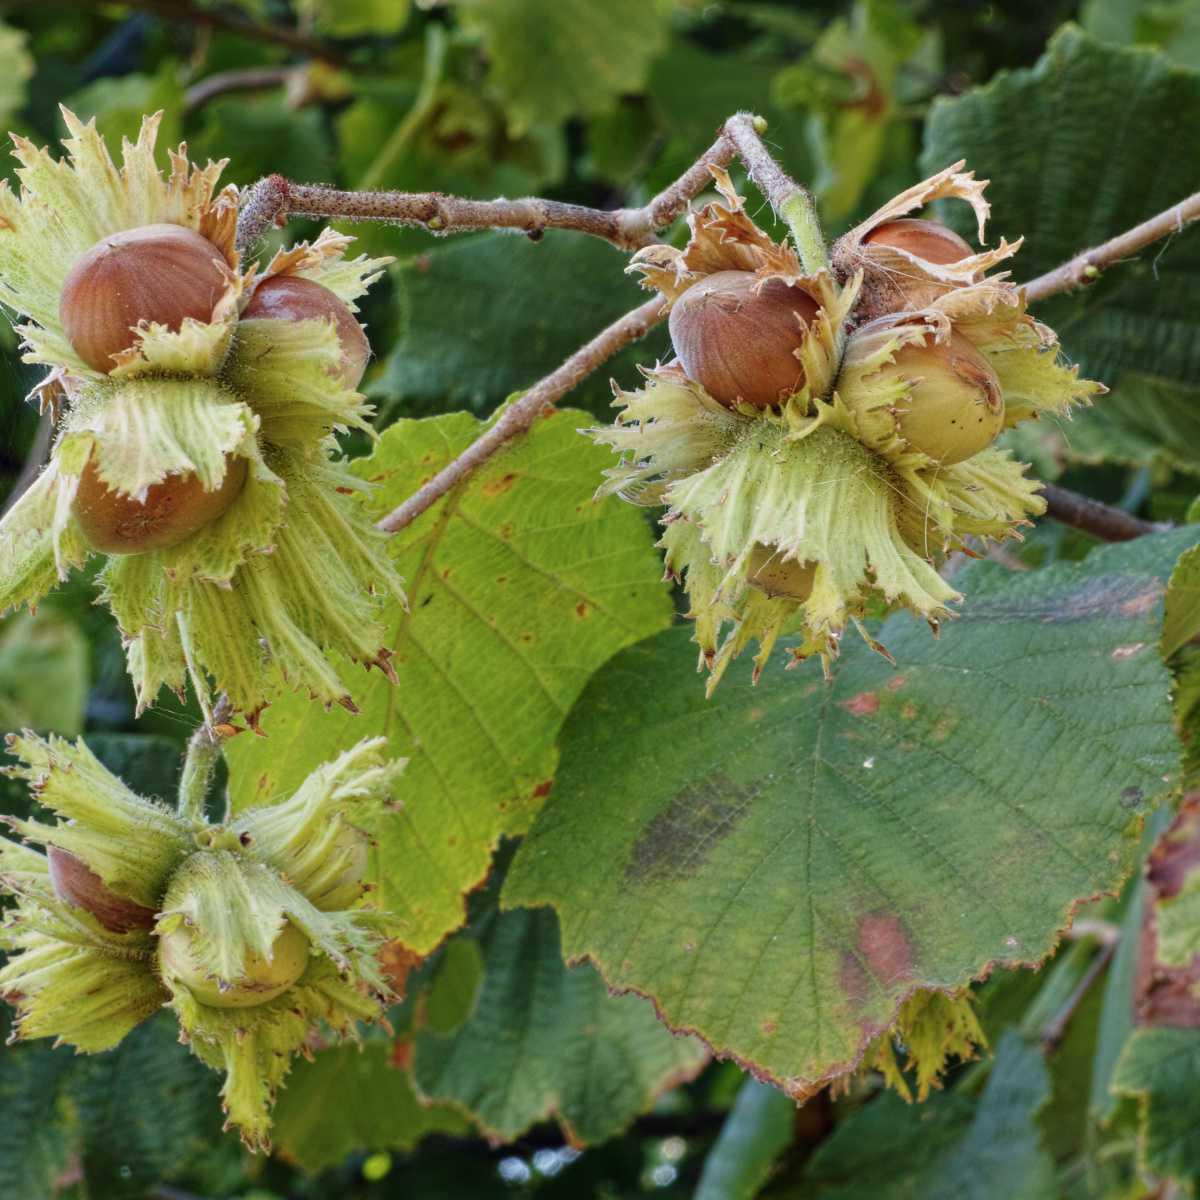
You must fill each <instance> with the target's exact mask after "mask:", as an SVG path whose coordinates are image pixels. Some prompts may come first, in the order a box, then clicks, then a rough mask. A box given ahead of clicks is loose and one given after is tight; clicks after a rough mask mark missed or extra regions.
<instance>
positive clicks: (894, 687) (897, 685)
mask: <svg viewBox="0 0 1200 1200" xmlns="http://www.w3.org/2000/svg"><path fill="white" fill-rule="evenodd" d="M907 682H908V676H907V675H893V676H892V677H891V679H889V680H888V681H887V690H888V691H889V692H898V691H899V690H900V689H901V688H902V687H903V686H904V685H905V684H906V683H907Z"/></svg>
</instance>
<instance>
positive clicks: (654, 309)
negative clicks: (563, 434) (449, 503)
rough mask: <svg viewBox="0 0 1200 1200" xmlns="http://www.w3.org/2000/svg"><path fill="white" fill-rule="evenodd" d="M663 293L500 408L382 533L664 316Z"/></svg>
mask: <svg viewBox="0 0 1200 1200" xmlns="http://www.w3.org/2000/svg"><path fill="white" fill-rule="evenodd" d="M664 315H665V313H664V312H663V302H662V299H661V298H660V297H658V296H656V297H655V298H654V299H653V300H647V301H646V303H645V304H643V305H641V306H640V307H638V308H635V309H634V310H633V311H632V312H628V313H626V314H625V315H624V316H623V317H621V318H620V320H618V321H614V322H613V323H612V324H611V325H610V326H608V328H607V329H605V330H602V331H601V332H600V333H598V334H597V335H596V336H595V337H594V338H592V340H591V341H590V342H588V343H586V345H583V346H581V347H580V348H579V349H578V350H576V351H575V353H574V354H572V355H571V357H570V358H568V359H567V360H566V361H565V362H564V363H563V364H562V366H560V367H558V368H557V369H556V370H554V371H552V372H551V373H550V374H549V375H547V376H546V377H545V379H543V380H541V381H540V382H538V383H536V384H534V386H533V387H531V388H530V389H529V391H527V392H526V393H525V394H524V395H523V396H522V397H521V398H520V399H519V400H515V401H514V402H513V403H512V404H510V405H509V406H508V407H507V408H506V409H505V410H504V411H503V412H502V413H501V414H500V417H499V419H498V420H497V421H496V423H495V424H494V425H493V426H492V427H491V428H490V429H489V430H488V431H487V432H486V433H484V434H483V435H482V436H481V437H479V438H477V439H476V440H475V441H474V442H472V443H471V445H470V446H468V447H467V449H466V450H464V451H463V452H462V454H460V455H459V456H458V457H457V458H456V459H455V460H454V461H453V462H451V463H449V464H448V465H447V466H445V467H443V468H442V470H440V471H439V472H438V473H437V474H436V475H435V476H434V477H433V478H432V479H431V480H429V482H428V483H426V484H424V485H423V486H422V487H421V488H420V489H419V490H418V491H417V492H414V493H413V495H411V496H410V497H409V498H408V499H407V500H405V501H404V503H403V504H401V505H400V506H399V507H398V508H396V509H393V510H392V511H391V512H390V513H388V515H387V516H386V517H384V518H383V519H382V520H381V521H379V522H377V527H378V528H379V529H382V530H384V532H386V533H396V532H398V531H399V530H401V529H404V528H405V527H406V526H408V525H411V524H412V522H413V521H415V520H416V519H417V517H419V516H420V515H421V514H422V513H423V512H424V511H425V510H426V509H427V508H429V507H430V506H431V505H433V504H435V503H436V502H437V501H438V500H440V499H441V498H442V497H443V496H444V495H445V494H446V493H447V492H449V491H450V490H451V489H452V488H454V487H456V486H457V485H458V484H459V483H461V482H462V481H463V480H464V479H465V478H466V477H467V476H468V475H470V474H471V472H473V471H475V470H476V469H477V468H478V467H481V466H482V465H483V464H484V463H485V462H486V461H487V460H488V459H489V458H491V456H492V455H493V454H495V453H496V451H497V450H499V449H500V448H501V447H502V446H504V445H505V444H506V443H508V442H510V441H512V439H513V438H515V437H518V436H519V435H521V434H523V433H526V432H527V431H528V430H529V428H530V426H532V425H533V423H534V421H536V420H537V418H538V417H539V416H540V415H541V413H542V412H543V410H545V409H546V408H547V407H548V406H549V405H551V404H554V403H555V402H556V401H557V400H560V399H561V398H562V397H563V396H565V395H566V394H567V392H569V391H570V390H571V389H572V388H573V387H575V385H576V384H578V383H579V382H580V381H581V380H583V379H585V378H586V377H587V376H588V375H590V374H591V373H592V372H593V371H595V370H596V369H597V368H598V367H599V366H600V365H601V364H602V363H604V362H607V361H608V359H610V358H612V356H613V355H614V354H616V353H617V351H618V350H622V349H623V348H624V347H626V346H628V345H629V343H630V342H635V341H637V340H638V338H641V337H645V335H646V334H647V333H648V332H649V331H650V330H651V329H653V328H654V326H655V325H657V324H658V323H659V322H660V321H661V320H662V319H663V317H664Z"/></svg>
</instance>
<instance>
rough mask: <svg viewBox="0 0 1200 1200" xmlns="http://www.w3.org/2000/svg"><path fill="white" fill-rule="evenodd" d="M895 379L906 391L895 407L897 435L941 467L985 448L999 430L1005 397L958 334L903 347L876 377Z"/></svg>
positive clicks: (980, 358) (976, 353)
mask: <svg viewBox="0 0 1200 1200" xmlns="http://www.w3.org/2000/svg"><path fill="white" fill-rule="evenodd" d="M895 376H899V377H901V378H903V379H905V380H907V381H908V382H909V383H910V385H911V387H910V390H909V394H908V396H907V398H906V399H905V400H903V401H901V402H900V403H899V404H898V405H897V414H896V415H897V431H898V432H899V434H900V436H901V437H902V438H903V439H904V441H905V442H907V443H908V445H909V446H910V447H911V448H912V449H914V450H919V451H920V452H921V453H922V454H925V455H927V456H928V457H929V458H931V459H933V461H934V462H938V463H941V464H942V465H943V466H950V465H952V464H953V463H960V462H963V461H964V460H965V459H968V458H970V457H971V456H972V455H974V454H978V453H979V451H980V450H983V449H985V448H986V447H988V446H990V445H991V444H992V442H993V441H995V439H996V437H997V435H998V434H999V433H1000V431H1001V430H1002V429H1003V428H1004V396H1003V393H1002V392H1001V390H1000V380H999V378H998V377H997V375H996V372H995V371H994V370H993V369H992V365H991V363H989V362H988V360H987V359H986V358H984V357H983V355H982V354H980V352H979V351H978V350H976V349H975V347H974V346H973V345H972V344H971V343H970V342H969V341H968V340H967V339H966V338H964V337H963V336H962V335H961V334H957V333H952V334H951V335H950V338H949V340H948V341H945V342H935V341H934V340H933V336H932V335H929V336H927V337H926V339H925V341H924V344H920V343H918V344H916V345H909V346H904V347H902V348H901V349H900V350H898V351H897V352H896V358H895V361H894V362H892V363H890V364H888V365H887V366H884V367H883V368H882V369H881V370H880V372H879V374H878V376H876V378H879V379H886V378H888V377H895Z"/></svg>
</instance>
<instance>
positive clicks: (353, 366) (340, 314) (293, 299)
mask: <svg viewBox="0 0 1200 1200" xmlns="http://www.w3.org/2000/svg"><path fill="white" fill-rule="evenodd" d="M242 317H243V318H244V319H247V320H252V319H257V320H262V319H266V320H276V321H321V320H326V321H327V320H330V319H331V318H332V320H333V322H334V324H335V326H336V328H337V336H338V341H339V342H340V343H341V347H342V361H341V370H340V371H339V378H340V380H341V382H342V383H343V384H344V385H345V386H346V387H348V388H355V387H358V383H359V380H360V379H362V377H363V372H364V371H365V370H366V369H367V360H368V359H369V358H370V357H371V344H370V342H368V341H367V335H366V334H365V333H364V332H363V327H362V326H361V325H360V324H359V323H358V321H356V320H355V318H354V314H353V313H352V312H351V311H350V306H349V305H348V304H346V303H345V302H344V301H343V300H341V299H340V298H339V297H338V296H337V295H335V294H334V293H333V292H331V291H330V290H329V288H327V287H325V285H324V284H320V283H316V282H314V281H313V280H311V279H303V278H301V277H300V276H298V275H272V276H271V278H270V279H264V280H263V282H262V283H260V284H259V285H258V287H257V288H256V289H255V291H254V295H253V296H252V297H251V298H250V303H249V304H247V305H246V307H245V308H244V309H243V310H242Z"/></svg>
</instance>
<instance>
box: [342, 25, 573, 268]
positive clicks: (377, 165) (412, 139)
mask: <svg viewBox="0 0 1200 1200" xmlns="http://www.w3.org/2000/svg"><path fill="white" fill-rule="evenodd" d="M478 76H479V64H478V60H477V55H476V53H475V47H474V46H473V45H471V44H470V43H469V42H468V41H467V40H466V39H464V38H462V37H447V36H446V34H445V32H444V30H443V27H442V26H441V25H437V24H434V25H430V26H427V27H426V30H425V39H424V43H423V44H419V43H416V42H405V43H402V44H401V45H400V46H399V47H397V49H396V51H395V52H394V53H393V55H392V56H391V59H390V61H389V69H388V72H387V74H386V75H384V76H382V77H380V78H366V79H363V80H360V81H357V80H356V84H357V87H356V94H357V99H356V100H355V102H354V103H353V104H352V105H350V106H349V108H347V109H346V111H345V112H343V113H341V114H340V115H339V116H338V118H337V131H338V142H339V147H340V150H341V158H340V161H341V166H342V171H343V174H344V176H345V177H346V178H347V180H348V181H350V182H352V183H353V185H354V186H355V187H356V188H361V189H367V190H371V189H378V188H389V189H395V190H397V191H417V192H428V191H437V192H449V193H452V194H454V195H460V196H476V197H479V198H481V199H491V198H492V197H495V196H523V195H528V194H530V193H534V192H539V191H541V190H543V188H544V187H545V185H546V184H548V183H551V182H553V181H555V180H557V179H559V178H560V177H561V176H562V174H563V173H564V172H565V170H566V153H565V145H564V139H563V131H562V130H561V129H560V128H558V127H555V126H546V125H539V126H536V127H534V128H533V129H530V130H528V131H527V132H525V133H523V134H520V135H517V134H514V133H513V132H512V131H511V130H510V129H509V128H508V122H507V120H506V118H505V114H504V109H503V108H502V107H501V106H500V104H499V103H498V102H497V101H496V99H495V97H493V96H490V95H487V94H485V93H483V92H482V91H481V90H480V88H479V83H478ZM345 231H346V232H347V233H353V234H354V235H355V236H356V237H358V238H359V239H360V241H361V242H362V243H363V246H364V247H365V249H366V251H367V252H368V253H380V254H384V253H387V254H403V253H404V252H405V251H406V250H410V249H411V250H419V251H421V252H424V251H426V250H428V249H429V248H430V246H431V242H430V235H429V233H428V232H427V231H425V230H423V229H402V228H401V229H398V228H396V227H394V226H392V227H388V226H379V225H373V224H371V223H369V222H368V223H362V222H359V223H357V224H353V225H351V224H347V225H346V227H345Z"/></svg>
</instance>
